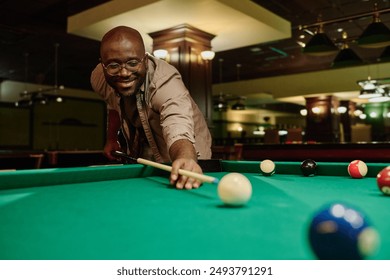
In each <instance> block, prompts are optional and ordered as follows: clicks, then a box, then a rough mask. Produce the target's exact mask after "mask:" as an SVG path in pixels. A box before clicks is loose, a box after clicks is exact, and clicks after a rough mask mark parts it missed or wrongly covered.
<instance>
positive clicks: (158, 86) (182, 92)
mask: <svg viewBox="0 0 390 280" xmlns="http://www.w3.org/2000/svg"><path fill="white" fill-rule="evenodd" d="M148 57H149V59H148V61H149V62H148V63H149V65H148V72H147V75H146V79H145V83H144V84H143V85H142V87H141V90H140V92H139V93H137V95H136V97H137V108H138V112H139V116H140V120H141V123H142V127H143V129H144V131H145V135H146V138H147V141H148V143H149V146H150V149H151V151H152V154H153V159H154V160H156V161H158V162H170V161H171V159H170V157H169V153H168V151H169V148H170V147H171V145H172V144H173V143H174V142H175V141H176V140H179V139H188V140H189V141H191V142H192V143H193V144H194V146H195V149H196V151H197V153H198V158H199V159H209V158H211V142H212V139H211V135H210V132H209V130H208V127H207V123H206V121H205V119H204V116H203V114H202V112H201V111H200V110H199V108H198V106H197V104H196V103H195V102H194V100H193V99H192V97H191V95H190V94H189V92H188V90H187V89H186V87H185V85H184V84H183V81H182V79H181V76H180V74H179V72H178V71H177V69H176V68H175V67H173V66H172V65H170V64H169V63H167V62H165V61H163V60H160V59H157V58H155V57H153V56H151V55H149V56H148ZM91 84H92V88H93V89H94V91H95V92H97V93H98V94H99V95H100V96H101V97H102V98H103V99H104V101H105V102H106V103H107V108H108V109H111V110H116V111H118V112H119V115H120V116H121V121H122V131H123V132H124V135H125V137H126V140H127V143H128V145H132V144H133V143H130V139H132V137H131V135H130V131H131V130H130V129H129V127H128V125H127V122H125V121H124V119H123V116H122V115H121V108H120V97H119V96H118V95H117V94H116V93H115V91H114V89H113V88H111V87H110V86H109V85H108V84H107V83H106V80H105V78H104V74H103V67H102V65H101V64H99V65H97V66H96V68H95V69H94V70H93V72H92V74H91ZM133 138H134V137H133Z"/></svg>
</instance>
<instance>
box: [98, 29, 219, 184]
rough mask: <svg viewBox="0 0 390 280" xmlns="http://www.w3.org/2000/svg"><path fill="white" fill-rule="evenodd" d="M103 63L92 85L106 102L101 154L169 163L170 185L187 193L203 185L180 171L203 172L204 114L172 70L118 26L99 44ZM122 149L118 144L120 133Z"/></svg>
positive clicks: (207, 149) (207, 152)
mask: <svg viewBox="0 0 390 280" xmlns="http://www.w3.org/2000/svg"><path fill="white" fill-rule="evenodd" d="M100 60H101V63H100V64H98V65H97V66H96V68H95V69H94V70H93V72H92V75H91V84H92V88H93V89H94V91H95V92H97V93H98V94H99V95H100V96H102V98H103V99H104V100H105V102H106V103H107V109H108V122H107V139H106V144H105V147H104V153H105V155H106V156H107V157H108V158H109V159H111V160H113V159H114V158H113V157H112V155H111V152H112V151H115V150H124V151H126V152H127V153H128V154H129V155H130V156H132V157H142V158H146V159H149V160H154V161H157V162H172V172H171V175H170V182H171V184H173V185H175V186H176V187H177V188H179V189H182V188H186V189H191V188H197V187H199V186H200V184H201V182H200V181H198V180H196V179H193V178H188V177H186V176H180V175H179V174H178V169H179V168H180V169H186V170H190V171H193V172H197V173H202V169H201V167H200V166H199V164H198V162H197V160H198V159H209V158H211V141H212V140H211V135H210V132H209V130H208V127H207V123H206V121H205V119H204V116H203V114H202V113H201V111H200V110H199V108H198V106H197V104H196V103H195V102H194V100H193V99H192V97H191V95H190V94H189V92H188V90H187V89H186V87H185V86H184V84H183V81H182V79H181V76H180V74H179V72H178V71H177V69H176V68H174V67H173V66H172V65H170V64H169V63H167V62H165V61H163V60H160V59H157V58H155V57H153V56H151V55H150V54H148V53H146V52H145V46H144V42H143V39H142V37H141V35H140V33H139V32H138V31H137V30H135V29H133V28H130V27H126V26H118V27H115V28H113V29H112V30H110V31H108V32H107V33H106V34H105V35H104V36H103V38H102V41H101V46H100ZM120 130H121V131H122V134H123V135H124V138H125V139H126V147H121V146H120V144H119V141H118V135H119V131H120Z"/></svg>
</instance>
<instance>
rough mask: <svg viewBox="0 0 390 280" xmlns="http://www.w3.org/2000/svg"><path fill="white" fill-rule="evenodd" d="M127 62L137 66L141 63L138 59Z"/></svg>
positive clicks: (131, 65)
mask: <svg viewBox="0 0 390 280" xmlns="http://www.w3.org/2000/svg"><path fill="white" fill-rule="evenodd" d="M126 64H127V65H128V66H130V67H135V66H137V65H138V64H139V61H138V60H131V61H128V62H127V63H126Z"/></svg>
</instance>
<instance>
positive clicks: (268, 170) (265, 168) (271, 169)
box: [260, 159, 275, 176]
mask: <svg viewBox="0 0 390 280" xmlns="http://www.w3.org/2000/svg"><path fill="white" fill-rule="evenodd" d="M260 171H261V173H262V174H263V175H265V176H271V175H273V174H274V173H275V163H274V162H273V161H272V160H270V159H265V160H263V161H262V162H261V163H260Z"/></svg>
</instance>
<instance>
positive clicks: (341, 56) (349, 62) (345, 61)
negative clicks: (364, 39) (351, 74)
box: [332, 48, 362, 68]
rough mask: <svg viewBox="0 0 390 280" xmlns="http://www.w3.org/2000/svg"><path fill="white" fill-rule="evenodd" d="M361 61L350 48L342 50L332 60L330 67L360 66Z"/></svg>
mask: <svg viewBox="0 0 390 280" xmlns="http://www.w3.org/2000/svg"><path fill="white" fill-rule="evenodd" d="M361 63H362V60H361V59H360V57H359V56H358V55H357V54H356V53H355V52H354V51H353V50H352V49H350V48H345V49H342V50H341V51H340V52H339V53H338V54H337V56H336V58H335V59H334V60H333V63H332V67H333V68H340V67H348V66H356V65H360V64H361Z"/></svg>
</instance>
